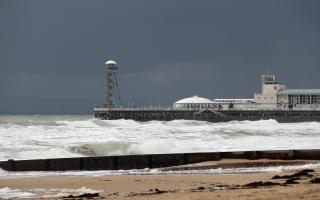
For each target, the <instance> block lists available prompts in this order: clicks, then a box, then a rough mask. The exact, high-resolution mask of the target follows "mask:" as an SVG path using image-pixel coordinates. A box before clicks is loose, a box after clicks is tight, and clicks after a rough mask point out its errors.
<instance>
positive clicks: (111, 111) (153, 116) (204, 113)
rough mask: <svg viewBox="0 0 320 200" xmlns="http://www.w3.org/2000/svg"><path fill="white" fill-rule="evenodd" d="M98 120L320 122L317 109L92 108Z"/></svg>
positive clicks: (319, 114)
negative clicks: (268, 120) (266, 120)
mask: <svg viewBox="0 0 320 200" xmlns="http://www.w3.org/2000/svg"><path fill="white" fill-rule="evenodd" d="M94 114H95V117H96V118H100V119H109V120H115V119H132V120H136V121H151V120H161V121H170V120H202V121H210V122H226V121H234V120H237V121H242V120H261V119H275V120H277V121H278V122H308V121H320V110H231V109H230V110H211V109H204V110H194V109H174V108H170V107H168V108H151V107H149V108H95V109H94Z"/></svg>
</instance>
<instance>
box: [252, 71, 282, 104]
mask: <svg viewBox="0 0 320 200" xmlns="http://www.w3.org/2000/svg"><path fill="white" fill-rule="evenodd" d="M261 86H262V88H261V93H258V94H255V95H254V101H255V105H256V108H257V109H277V104H278V97H277V96H278V92H279V91H280V90H283V89H285V88H286V85H282V84H280V83H279V82H277V81H276V79H275V76H274V75H271V74H269V75H262V82H261Z"/></svg>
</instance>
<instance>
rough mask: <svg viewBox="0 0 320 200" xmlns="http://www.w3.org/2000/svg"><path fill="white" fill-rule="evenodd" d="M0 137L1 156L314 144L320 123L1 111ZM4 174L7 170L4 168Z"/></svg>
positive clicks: (318, 138)
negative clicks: (139, 119)
mask: <svg viewBox="0 0 320 200" xmlns="http://www.w3.org/2000/svg"><path fill="white" fill-rule="evenodd" d="M0 141H1V142H0V160H8V159H36V158H42V159H43V158H59V157H77V156H100V155H119V154H149V153H178V152H207V151H238V150H239V151H242V150H280V149H313V148H319V147H320V123H319V122H305V123H278V122H277V121H275V120H261V121H232V122H222V123H211V122H204V121H189V120H175V121H169V122H164V121H150V122H137V121H133V120H99V119H95V118H93V116H87V115H2V116H0ZM1 174H2V175H3V174H7V173H5V172H3V171H1V170H0V176H1ZM16 174H18V173H16Z"/></svg>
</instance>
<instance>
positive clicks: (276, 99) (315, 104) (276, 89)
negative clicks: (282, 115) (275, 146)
mask: <svg viewBox="0 0 320 200" xmlns="http://www.w3.org/2000/svg"><path fill="white" fill-rule="evenodd" d="M173 108H174V109H214V110H320V89H286V85H284V84H281V83H279V82H278V81H276V78H275V76H274V75H272V74H267V75H262V80H261V93H256V94H254V99H213V100H210V99H207V98H203V97H198V96H193V97H189V98H185V99H181V100H179V101H176V102H175V103H174V104H173Z"/></svg>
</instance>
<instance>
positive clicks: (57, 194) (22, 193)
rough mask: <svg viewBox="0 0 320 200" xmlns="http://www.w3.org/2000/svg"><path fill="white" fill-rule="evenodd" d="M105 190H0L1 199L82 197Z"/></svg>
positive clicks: (6, 188)
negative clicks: (82, 195)
mask: <svg viewBox="0 0 320 200" xmlns="http://www.w3.org/2000/svg"><path fill="white" fill-rule="evenodd" d="M101 192H103V190H93V189H90V188H86V187H82V188H79V189H42V188H39V189H12V188H8V187H5V188H0V198H1V199H11V198H19V199H23V198H61V197H66V196H69V195H74V196H76V195H81V194H85V193H90V194H93V193H101Z"/></svg>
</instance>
